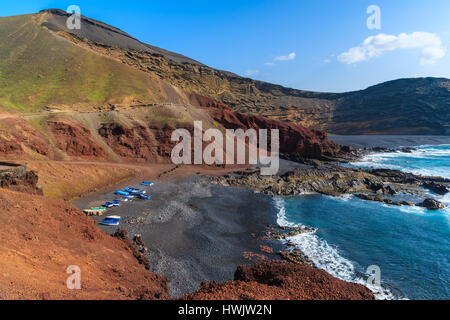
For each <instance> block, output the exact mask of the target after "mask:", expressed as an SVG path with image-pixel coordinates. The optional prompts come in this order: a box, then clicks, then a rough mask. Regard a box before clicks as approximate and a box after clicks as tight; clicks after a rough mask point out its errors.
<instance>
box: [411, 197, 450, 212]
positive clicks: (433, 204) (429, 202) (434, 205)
mask: <svg viewBox="0 0 450 320" xmlns="http://www.w3.org/2000/svg"><path fill="white" fill-rule="evenodd" d="M416 206H418V207H423V208H427V209H428V210H440V209H445V208H447V206H446V205H445V204H443V203H441V202H439V201H437V200H435V199H431V198H428V199H425V200H424V201H423V202H421V203H418V204H416Z"/></svg>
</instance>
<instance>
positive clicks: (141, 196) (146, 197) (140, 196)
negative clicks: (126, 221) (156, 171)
mask: <svg viewBox="0 0 450 320" xmlns="http://www.w3.org/2000/svg"><path fill="white" fill-rule="evenodd" d="M138 198H139V199H142V200H150V199H151V198H152V197H151V196H147V195H145V194H140V195H138Z"/></svg>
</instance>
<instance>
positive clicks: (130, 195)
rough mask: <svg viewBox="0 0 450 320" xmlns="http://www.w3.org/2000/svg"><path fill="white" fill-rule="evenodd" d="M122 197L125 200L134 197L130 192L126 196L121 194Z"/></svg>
mask: <svg viewBox="0 0 450 320" xmlns="http://www.w3.org/2000/svg"><path fill="white" fill-rule="evenodd" d="M123 198H124V199H126V200H131V199H134V196H133V195H132V194H129V195H127V196H123Z"/></svg>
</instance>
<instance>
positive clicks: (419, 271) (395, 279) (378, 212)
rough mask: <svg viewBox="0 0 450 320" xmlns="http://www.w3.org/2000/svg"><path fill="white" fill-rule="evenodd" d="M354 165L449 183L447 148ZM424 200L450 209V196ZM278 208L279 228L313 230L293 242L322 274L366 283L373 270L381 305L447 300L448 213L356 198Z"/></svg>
mask: <svg viewBox="0 0 450 320" xmlns="http://www.w3.org/2000/svg"><path fill="white" fill-rule="evenodd" d="M352 165H354V166H358V167H359V166H360V167H376V168H382V167H384V168H386V167H387V168H395V169H401V170H403V171H408V172H413V173H416V174H423V175H440V176H445V177H448V178H450V146H433V147H430V146H425V147H419V150H418V151H417V152H413V153H410V154H407V153H392V154H374V155H371V156H368V157H366V158H365V159H363V160H362V161H361V162H359V163H354V164H352ZM428 196H430V197H434V198H436V199H438V200H440V201H441V202H444V203H446V204H447V205H450V194H447V195H446V196H439V195H436V194H432V193H429V194H428ZM275 202H276V203H275V205H276V207H277V210H278V222H279V224H281V225H307V226H311V227H316V228H318V231H317V232H315V233H310V234H303V235H298V236H296V237H293V238H291V239H290V240H291V241H293V242H295V243H296V244H297V246H298V247H299V248H300V249H301V250H302V251H303V252H304V253H305V254H306V255H308V256H309V258H310V259H312V260H313V261H314V263H315V264H316V265H317V266H318V267H319V268H322V269H325V270H326V271H328V272H330V273H331V274H333V275H335V276H337V277H338V278H341V279H344V280H347V281H353V282H359V283H362V284H366V278H367V274H366V270H367V267H369V266H371V265H376V266H378V267H379V268H380V271H381V282H382V288H381V289H380V288H377V287H374V286H370V288H371V289H372V290H373V291H374V292H375V293H376V296H377V298H380V299H383V298H407V299H450V209H449V208H447V209H444V210H438V211H430V210H426V209H424V208H419V207H406V206H402V207H397V206H389V205H385V204H381V203H377V202H370V201H363V200H360V199H358V198H356V197H354V196H344V197H329V196H322V195H305V196H302V197H295V198H290V199H276V200H275Z"/></svg>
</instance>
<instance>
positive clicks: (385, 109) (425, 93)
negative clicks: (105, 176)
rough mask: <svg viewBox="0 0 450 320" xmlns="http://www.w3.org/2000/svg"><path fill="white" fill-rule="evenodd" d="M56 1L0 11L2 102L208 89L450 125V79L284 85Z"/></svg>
mask: <svg viewBox="0 0 450 320" xmlns="http://www.w3.org/2000/svg"><path fill="white" fill-rule="evenodd" d="M68 17H69V14H67V13H66V12H64V11H61V10H58V9H50V10H44V11H41V12H40V13H37V14H32V15H23V16H14V17H5V18H0V88H1V89H0V109H1V110H4V111H9V112H11V111H19V112H22V113H23V112H25V113H30V112H42V111H44V110H47V111H55V110H56V111H87V112H92V111H95V110H96V111H98V110H104V109H105V108H107V109H110V108H114V109H120V108H126V107H130V106H136V105H149V104H150V105H151V104H162V103H174V104H180V105H184V104H190V103H192V96H197V95H200V96H205V97H208V98H211V99H215V100H217V101H218V102H220V103H223V104H226V105H228V106H229V107H231V108H232V109H233V110H234V111H238V112H240V113H245V114H258V115H262V116H265V117H269V118H272V119H277V120H281V121H289V122H294V123H296V124H299V125H302V126H304V127H307V128H312V129H319V130H325V131H327V132H330V133H336V134H443V135H446V134H450V129H449V123H450V112H449V109H450V80H449V79H444V78H418V79H401V80H395V81H390V82H387V83H383V84H379V85H376V86H373V87H370V88H368V89H366V90H361V91H356V92H349V93H319V92H309V91H302V90H295V89H289V88H285V87H282V86H279V85H274V84H270V83H266V82H261V81H256V80H252V79H249V78H243V77H239V76H237V75H235V74H233V73H230V72H225V71H220V70H216V69H214V68H211V67H208V66H206V65H204V64H202V63H200V62H197V61H195V60H193V59H190V58H188V57H185V56H183V55H180V54H177V53H173V52H169V51H166V50H164V49H160V48H157V47H154V46H151V45H148V44H145V43H142V42H140V41H139V40H137V39H135V38H133V37H132V36H130V35H128V34H127V33H125V32H123V31H121V30H119V29H117V28H114V27H112V26H109V25H107V24H105V23H102V22H100V21H96V20H93V19H90V18H87V17H82V24H81V29H80V30H69V29H67V27H66V20H67V18H68Z"/></svg>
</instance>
